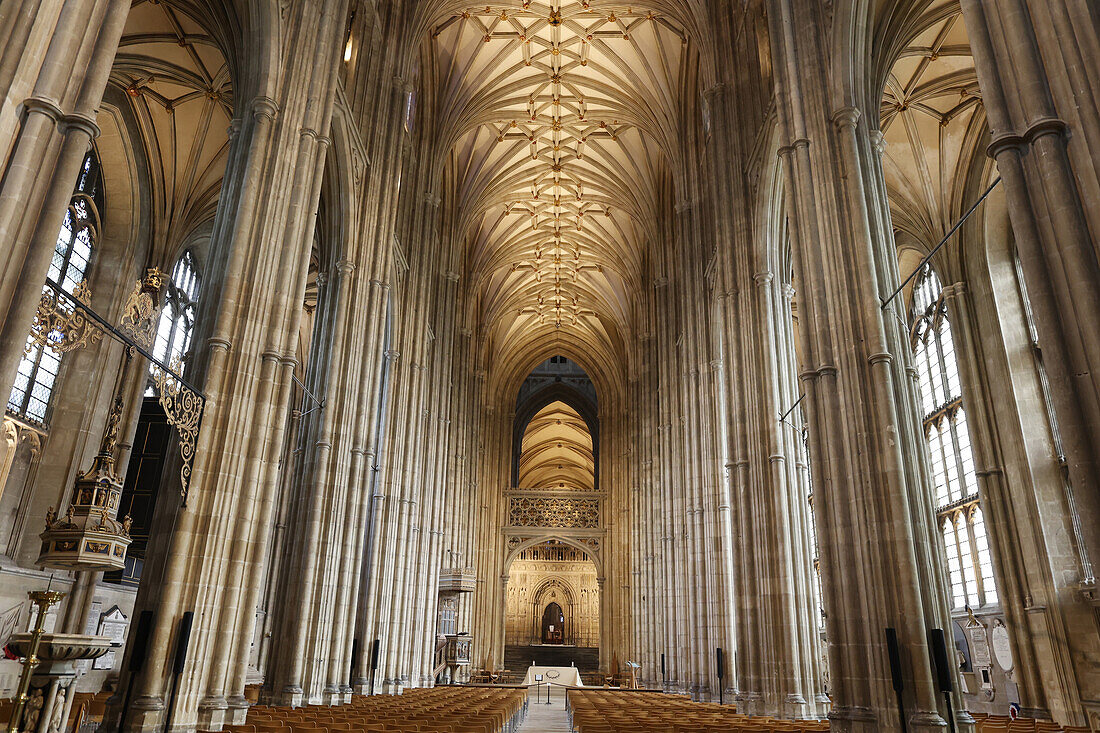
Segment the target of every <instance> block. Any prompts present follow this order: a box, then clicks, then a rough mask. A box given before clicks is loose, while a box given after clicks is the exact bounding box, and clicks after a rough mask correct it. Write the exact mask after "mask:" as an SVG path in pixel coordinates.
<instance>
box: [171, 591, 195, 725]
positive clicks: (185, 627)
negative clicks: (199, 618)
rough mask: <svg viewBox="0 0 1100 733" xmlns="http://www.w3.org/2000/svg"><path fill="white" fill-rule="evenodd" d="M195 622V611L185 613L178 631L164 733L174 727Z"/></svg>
mask: <svg viewBox="0 0 1100 733" xmlns="http://www.w3.org/2000/svg"><path fill="white" fill-rule="evenodd" d="M194 621H195V612H194V611H184V612H183V616H181V617H180V622H179V627H178V629H177V631H176V656H175V658H174V659H173V660H172V679H171V682H170V684H171V685H172V696H171V697H169V698H168V707H167V708H166V709H165V711H164V733H168V731H169V729H170V728H171V726H172V713H173V712H175V709H176V693H178V692H179V687H180V686H179V681H180V675H181V674H183V666H184V665H185V664H186V663H187V645H188V644H189V643H190V641H191V624H193V623H194Z"/></svg>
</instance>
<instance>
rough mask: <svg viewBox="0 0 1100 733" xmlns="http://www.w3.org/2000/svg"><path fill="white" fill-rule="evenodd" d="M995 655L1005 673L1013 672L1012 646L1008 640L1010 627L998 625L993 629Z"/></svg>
mask: <svg viewBox="0 0 1100 733" xmlns="http://www.w3.org/2000/svg"><path fill="white" fill-rule="evenodd" d="M993 654H994V655H995V656H996V657H997V664H999V665H1000V667H1001V669H1003V670H1004V671H1005V672H1009V671H1011V670H1012V665H1013V659H1012V644H1011V643H1009V640H1008V627H1006V626H1005V625H1004V624H997V625H996V626H994V627H993Z"/></svg>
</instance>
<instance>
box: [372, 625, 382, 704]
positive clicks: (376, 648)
mask: <svg viewBox="0 0 1100 733" xmlns="http://www.w3.org/2000/svg"><path fill="white" fill-rule="evenodd" d="M381 649H382V640H381V639H375V640H374V641H373V642H371V645H370V694H371V695H373V694H374V673H375V671H376V670H377V669H378V653H379V652H380V651H381Z"/></svg>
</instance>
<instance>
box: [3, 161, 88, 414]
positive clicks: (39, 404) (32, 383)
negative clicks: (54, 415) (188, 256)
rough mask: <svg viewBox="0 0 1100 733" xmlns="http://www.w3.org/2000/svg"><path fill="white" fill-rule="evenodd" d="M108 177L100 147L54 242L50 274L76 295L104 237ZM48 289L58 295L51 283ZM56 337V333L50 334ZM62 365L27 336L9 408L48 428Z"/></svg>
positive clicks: (83, 169)
mask: <svg viewBox="0 0 1100 733" xmlns="http://www.w3.org/2000/svg"><path fill="white" fill-rule="evenodd" d="M102 189H103V185H102V176H101V175H100V167H99V157H98V156H97V155H96V153H95V150H94V149H92V150H89V151H88V154H87V155H85V156H84V162H83V163H82V164H81V166H80V174H79V175H78V176H77V181H76V189H75V190H74V191H73V197H72V199H71V200H70V201H69V208H68V209H67V210H66V212H65V219H64V221H62V223H61V230H60V231H59V232H58V234H57V242H56V244H55V245H54V251H53V260H52V261H51V262H50V269H49V273H48V275H47V276H48V277H49V279H50V280H52V281H53V282H55V283H57V284H58V285H60V286H61V289H62V290H64V291H65V292H66V293H69V294H70V295H71V294H72V293H73V291H74V290H75V289H76V287H77V285H79V284H81V283H82V282H84V280H85V279H86V278H87V275H88V269H89V267H90V265H91V261H92V254H93V252H94V251H95V247H96V241H97V239H98V238H99V219H100V212H101V211H102V210H103V194H102ZM45 291H46V292H48V293H50V294H53V289H52V288H50V287H49V286H48V285H47V286H46V288H45ZM47 338H48V339H52V335H50V336H47ZM60 368H61V354H59V353H57V352H55V351H53V350H52V349H50V348H48V347H46V348H43V347H41V346H39V345H37V344H36V343H35V342H34V340H33V339H31V338H29V337H28V339H27V347H26V352H25V353H24V355H23V358H22V359H21V360H20V362H19V369H18V371H17V372H16V375H15V382H14V384H13V385H12V390H11V394H10V395H9V396H8V404H7V411H8V413H9V414H11V415H14V416H15V417H18V418H20V419H23V420H26V421H27V422H30V423H32V424H35V425H41V426H45V424H46V421H47V418H48V417H49V412H50V402H51V398H52V397H53V393H54V387H55V384H56V381H57V373H58V370H59V369H60Z"/></svg>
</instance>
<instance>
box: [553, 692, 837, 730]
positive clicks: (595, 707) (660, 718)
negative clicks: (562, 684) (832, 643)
mask: <svg viewBox="0 0 1100 733" xmlns="http://www.w3.org/2000/svg"><path fill="white" fill-rule="evenodd" d="M567 706H568V709H569V714H570V722H571V724H572V726H573V730H574V731H576V732H577V733H626V732H627V731H629V732H631V733H633V732H634V731H639V730H654V731H656V730H660V731H669V733H719V732H720V733H730V732H731V731H732V732H733V733H738V732H742V731H743V732H744V733H818V732H825V731H828V730H829V724H828V722H827V721H816V720H776V719H773V718H764V717H759V716H756V717H754V716H749V715H742V714H740V713H738V712H737V707H736V706H734V705H719V704H717V703H705V702H692V701H691V700H690V699H688V698H686V697H682V696H678V695H665V694H661V693H659V692H651V693H640V692H637V691H617V690H607V689H597V690H580V689H571V690H569V692H568V693H567Z"/></svg>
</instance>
